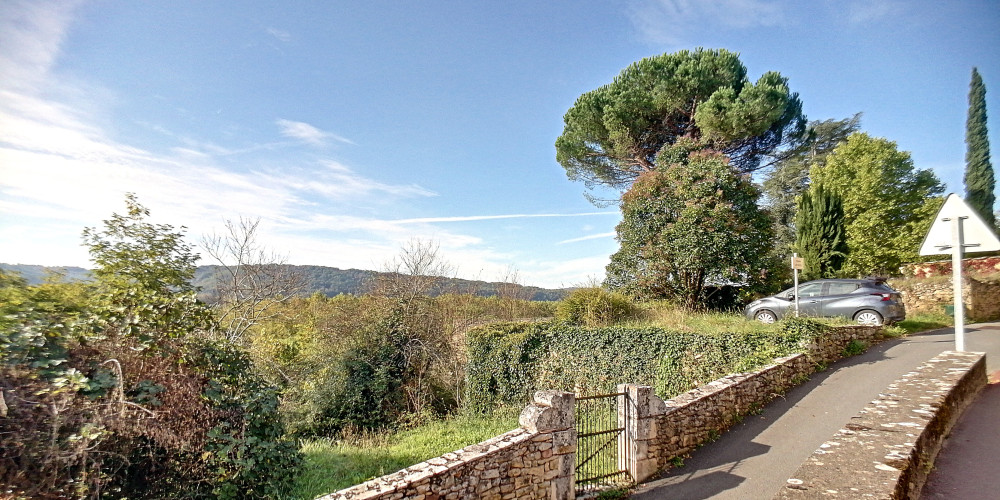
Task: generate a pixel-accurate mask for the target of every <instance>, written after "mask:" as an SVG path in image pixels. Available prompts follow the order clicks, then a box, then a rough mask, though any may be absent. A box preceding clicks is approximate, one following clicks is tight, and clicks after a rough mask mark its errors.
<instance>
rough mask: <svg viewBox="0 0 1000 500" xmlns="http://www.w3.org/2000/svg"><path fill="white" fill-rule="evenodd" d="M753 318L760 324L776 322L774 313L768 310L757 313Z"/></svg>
mask: <svg viewBox="0 0 1000 500" xmlns="http://www.w3.org/2000/svg"><path fill="white" fill-rule="evenodd" d="M753 318H754V319H755V320H757V321H760V322H761V323H774V322H775V321H777V320H778V318H777V317H776V316H775V315H774V313H773V312H771V311H768V310H764V311H759V312H758V313H757V314H756V315H754V317H753Z"/></svg>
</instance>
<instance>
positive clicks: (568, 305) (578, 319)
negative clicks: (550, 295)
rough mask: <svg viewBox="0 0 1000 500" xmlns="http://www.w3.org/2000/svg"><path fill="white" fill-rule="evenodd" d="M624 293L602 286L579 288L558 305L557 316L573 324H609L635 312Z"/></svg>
mask: <svg viewBox="0 0 1000 500" xmlns="http://www.w3.org/2000/svg"><path fill="white" fill-rule="evenodd" d="M635 311H636V308H635V304H633V303H632V301H631V300H629V299H628V298H627V297H625V296H624V295H622V294H620V293H617V292H609V291H607V290H605V289H603V288H601V287H588V288H578V289H576V290H573V291H572V292H570V294H569V295H568V296H567V297H566V298H565V299H563V300H562V301H560V302H559V304H558V305H557V306H556V318H557V319H559V320H560V321H565V322H567V323H569V324H573V325H584V326H607V325H611V324H614V323H616V322H618V321H621V320H623V319H626V318H628V317H630V316H632V315H633V314H635Z"/></svg>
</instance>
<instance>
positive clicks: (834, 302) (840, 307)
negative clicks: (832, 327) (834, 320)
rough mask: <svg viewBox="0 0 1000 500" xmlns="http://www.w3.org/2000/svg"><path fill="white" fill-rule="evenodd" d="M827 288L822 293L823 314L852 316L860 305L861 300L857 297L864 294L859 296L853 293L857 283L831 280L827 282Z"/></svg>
mask: <svg viewBox="0 0 1000 500" xmlns="http://www.w3.org/2000/svg"><path fill="white" fill-rule="evenodd" d="M827 285H828V286H827V289H826V291H825V293H824V294H823V295H824V297H823V300H822V301H821V302H822V305H823V316H829V317H836V316H842V317H845V318H852V317H854V313H856V312H857V311H858V308H859V307H860V306H861V301H859V298H864V296H859V295H858V294H856V293H854V292H855V291H857V289H858V284H857V283H851V282H833V283H827Z"/></svg>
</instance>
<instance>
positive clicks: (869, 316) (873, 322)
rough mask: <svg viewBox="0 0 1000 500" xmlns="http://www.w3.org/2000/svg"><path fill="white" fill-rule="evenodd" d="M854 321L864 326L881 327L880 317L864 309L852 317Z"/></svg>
mask: <svg viewBox="0 0 1000 500" xmlns="http://www.w3.org/2000/svg"><path fill="white" fill-rule="evenodd" d="M854 321H857V322H858V324H859V325H864V326H882V315H881V314H879V313H877V312H875V311H871V310H867V309H866V310H864V311H861V312H859V313H858V314H856V315H854Z"/></svg>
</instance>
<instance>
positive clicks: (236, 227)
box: [202, 217, 304, 342]
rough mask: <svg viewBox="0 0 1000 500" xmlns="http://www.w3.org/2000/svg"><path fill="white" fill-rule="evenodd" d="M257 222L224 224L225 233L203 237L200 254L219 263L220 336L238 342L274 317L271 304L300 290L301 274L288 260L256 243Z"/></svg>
mask: <svg viewBox="0 0 1000 500" xmlns="http://www.w3.org/2000/svg"><path fill="white" fill-rule="evenodd" d="M259 225H260V219H259V218H257V219H249V218H243V217H240V219H239V221H232V220H228V219H227V220H226V232H225V233H224V234H222V235H218V234H214V233H213V234H212V235H210V236H205V237H203V238H202V247H203V248H204V249H205V252H206V253H207V254H208V255H209V256H211V257H212V259H214V260H215V261H216V262H218V264H219V270H218V271H217V272H216V274H215V277H216V284H215V300H214V304H213V307H214V308H215V309H216V311H217V312H218V314H219V320H220V324H221V325H222V328H223V331H222V334H223V335H224V336H225V337H226V339H228V340H229V341H231V342H241V341H242V340H243V337H244V336H245V335H246V332H247V330H249V329H250V328H251V327H253V326H254V325H256V324H258V323H260V322H261V321H264V320H266V319H268V318H272V317H274V316H275V315H276V314H277V313H276V308H275V306H276V305H278V304H280V303H282V302H285V301H287V300H288V299H289V298H291V297H293V296H295V295H296V294H297V293H299V292H300V291H301V290H302V287H303V285H304V279H303V277H302V275H301V273H299V272H297V271H296V270H295V269H294V268H293V267H292V266H289V265H287V264H286V262H287V259H286V257H284V256H282V255H278V254H276V253H274V252H272V251H270V250H268V249H266V248H264V247H262V246H261V245H260V244H259V243H258V241H257V228H258V226H259Z"/></svg>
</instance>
